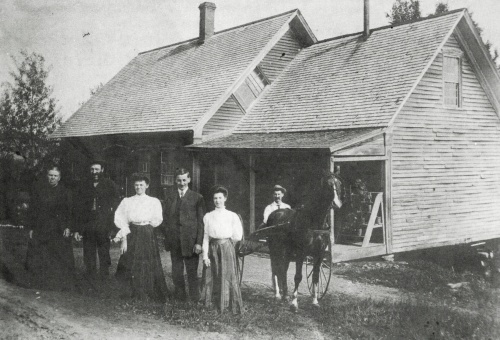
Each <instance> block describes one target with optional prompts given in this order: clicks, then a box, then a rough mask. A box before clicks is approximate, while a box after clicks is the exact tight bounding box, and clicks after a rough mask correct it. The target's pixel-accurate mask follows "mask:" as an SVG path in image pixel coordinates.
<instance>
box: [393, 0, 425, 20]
mask: <svg viewBox="0 0 500 340" xmlns="http://www.w3.org/2000/svg"><path fill="white" fill-rule="evenodd" d="M385 16H386V17H387V18H388V19H389V22H390V24H391V25H396V24H401V23H404V22H407V21H413V20H418V19H420V18H421V17H422V13H421V12H420V1H419V0H396V1H395V2H394V4H393V5H392V10H391V13H390V14H389V13H386V14H385Z"/></svg>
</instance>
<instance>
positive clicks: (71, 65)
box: [0, 0, 500, 120]
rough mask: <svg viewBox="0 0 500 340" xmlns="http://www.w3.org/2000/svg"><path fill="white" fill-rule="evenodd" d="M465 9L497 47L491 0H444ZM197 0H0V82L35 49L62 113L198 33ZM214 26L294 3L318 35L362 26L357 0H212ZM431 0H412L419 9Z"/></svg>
mask: <svg viewBox="0 0 500 340" xmlns="http://www.w3.org/2000/svg"><path fill="white" fill-rule="evenodd" d="M444 1H445V2H447V3H448V5H449V8H450V9H451V10H452V9H458V8H468V9H469V11H470V12H472V13H473V18H474V20H476V21H477V22H478V23H479V25H480V26H481V27H482V28H483V29H484V32H483V39H485V40H490V41H491V42H492V43H493V45H494V47H497V48H499V49H500V20H498V13H500V1H499V0H448V1H446V0H444ZM202 2H203V1H201V0H64V1H61V0H0V83H4V82H6V81H12V78H11V76H10V75H9V73H10V72H12V71H14V70H15V64H14V62H13V61H12V56H14V57H19V51H20V50H22V49H25V50H27V51H28V52H36V53H40V54H42V55H43V56H44V58H45V61H46V65H48V66H50V73H49V78H48V83H49V85H51V86H52V87H53V89H54V92H53V96H54V97H55V98H56V99H57V100H58V108H59V114H60V115H61V117H62V118H63V120H65V119H67V118H68V117H69V116H71V115H72V114H73V113H74V112H75V111H76V110H77V109H78V108H79V106H80V103H82V102H84V101H86V100H88V98H89V97H90V89H91V88H94V87H96V86H97V85H98V84H100V83H104V84H105V83H106V82H108V81H109V80H110V79H111V78H112V77H113V76H114V75H115V74H116V73H118V71H119V70H120V69H121V68H123V67H124V66H125V65H126V64H127V63H128V62H129V61H130V60H132V59H133V58H134V57H135V56H136V55H137V54H138V53H140V52H142V51H147V50H150V49H153V48H157V47H161V46H165V45H169V44H172V43H176V42H180V41H183V40H188V39H191V38H194V37H196V36H198V25H199V9H198V6H199V4H200V3H202ZM212 2H214V3H215V4H216V6H217V9H216V11H215V30H216V31H219V30H223V29H226V28H230V27H233V26H238V25H242V24H245V23H248V22H251V21H254V20H259V19H262V18H266V17H269V16H273V15H276V14H280V13H283V12H286V11H289V10H292V9H295V8H298V9H299V10H300V11H301V13H302V15H303V16H304V18H305V20H306V21H307V23H308V24H309V26H310V28H311V29H312V31H313V32H314V34H315V35H316V37H317V38H318V39H319V40H323V39H327V38H331V37H335V36H339V35H343V34H348V33H354V32H359V31H362V30H363V0H286V1H282V0H251V1H250V0H212ZM393 2H394V0H371V1H370V26H371V27H372V28H375V27H380V26H385V25H387V24H388V19H387V18H386V13H387V12H389V11H390V10H391V7H392V4H393ZM437 2H439V1H438V0H420V4H421V10H422V14H423V15H424V16H426V15H428V14H431V13H433V12H434V9H435V6H436V3H437Z"/></svg>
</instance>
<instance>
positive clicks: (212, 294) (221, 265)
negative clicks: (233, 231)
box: [202, 239, 243, 314]
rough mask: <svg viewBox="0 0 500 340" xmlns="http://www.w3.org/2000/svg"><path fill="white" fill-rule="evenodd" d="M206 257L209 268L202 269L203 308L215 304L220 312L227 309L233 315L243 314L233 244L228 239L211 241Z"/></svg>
mask: <svg viewBox="0 0 500 340" xmlns="http://www.w3.org/2000/svg"><path fill="white" fill-rule="evenodd" d="M208 256H209V259H210V267H209V268H207V267H204V268H203V282H204V286H203V293H202V297H203V299H204V301H205V306H206V307H212V306H213V304H215V305H216V306H217V308H218V309H219V310H220V311H221V312H223V311H224V310H225V309H226V308H228V309H230V310H231V311H232V312H233V314H239V313H243V300H242V299H241V290H240V285H239V280H238V278H239V268H238V266H237V259H236V253H235V251H234V243H233V242H232V241H231V240H230V239H222V240H216V239H213V240H211V241H210V246H209V251H208Z"/></svg>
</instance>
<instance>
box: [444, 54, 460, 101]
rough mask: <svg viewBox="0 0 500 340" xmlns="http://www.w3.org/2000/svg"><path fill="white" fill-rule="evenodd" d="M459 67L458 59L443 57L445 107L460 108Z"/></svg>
mask: <svg viewBox="0 0 500 340" xmlns="http://www.w3.org/2000/svg"><path fill="white" fill-rule="evenodd" d="M460 66H461V63H460V57H451V56H444V57H443V79H444V105H446V106H452V107H460V106H461V100H460V97H461V89H460V78H461V72H460V70H461V67H460Z"/></svg>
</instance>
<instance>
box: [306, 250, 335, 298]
mask: <svg viewBox="0 0 500 340" xmlns="http://www.w3.org/2000/svg"><path fill="white" fill-rule="evenodd" d="M312 275H313V257H312V256H306V277H307V288H309V292H310V293H311V294H312V293H313V282H312ZM331 276H332V264H331V254H330V252H328V251H327V252H326V253H325V257H324V258H323V261H321V266H320V267H319V282H318V300H320V299H322V298H323V296H325V294H326V292H327V291H328V285H329V284H330V278H331Z"/></svg>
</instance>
